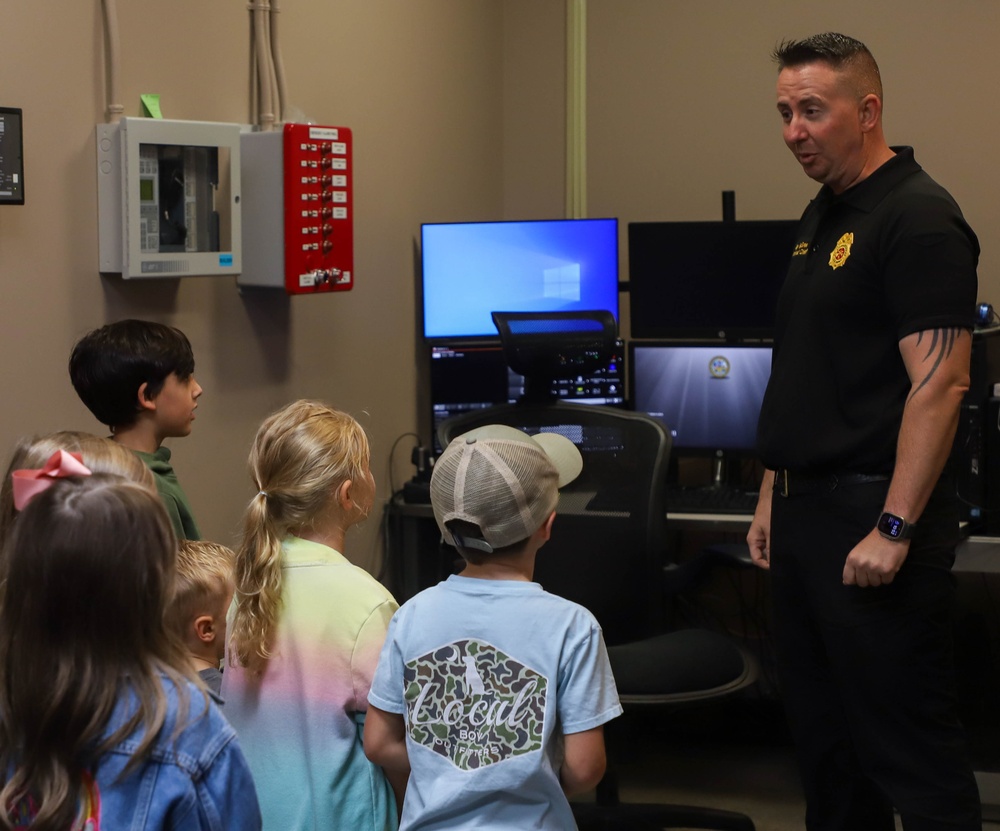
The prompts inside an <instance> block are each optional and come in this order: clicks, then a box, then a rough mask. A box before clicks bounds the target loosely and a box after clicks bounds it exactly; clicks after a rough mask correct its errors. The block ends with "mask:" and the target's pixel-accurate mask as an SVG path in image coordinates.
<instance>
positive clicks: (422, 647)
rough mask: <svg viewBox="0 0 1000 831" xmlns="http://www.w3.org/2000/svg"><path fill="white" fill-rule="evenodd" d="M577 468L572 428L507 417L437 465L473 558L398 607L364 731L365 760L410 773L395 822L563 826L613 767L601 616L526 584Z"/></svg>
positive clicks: (435, 499) (441, 499)
mask: <svg viewBox="0 0 1000 831" xmlns="http://www.w3.org/2000/svg"><path fill="white" fill-rule="evenodd" d="M582 466H583V462H582V459H581V457H580V452H579V450H578V449H577V448H576V446H575V445H574V444H573V443H572V442H571V441H569V440H568V439H567V438H565V437H564V436H559V435H556V434H554V433H541V434H539V435H537V436H534V437H531V436H528V435H527V434H526V433H522V432H521V431H520V430H515V429H514V428H512V427H503V426H499V425H491V426H488V427H483V428H480V429H478V430H473V431H471V432H469V433H466V434H464V435H462V436H459V437H458V438H456V439H455V440H454V441H452V442H451V444H449V445H448V447H447V449H446V450H445V451H444V453H443V454H442V455H441V457H440V459H438V461H437V463H436V464H435V466H434V473H433V475H432V477H431V504H432V506H433V508H434V518H435V519H436V520H437V523H438V526H439V527H440V528H441V532H442V534H443V535H444V537H445V539H446V540H447V541H448V542H449V543H451V544H453V545H455V547H456V548H457V549H458V551H459V553H460V554H461V555H462V557H463V558H464V559H465V561H466V565H465V569H464V570H463V572H462V573H461V575H454V576H452V577H449V578H448V579H447V580H446V581H444V582H442V583H439V584H438V585H437V586H434V587H433V588H430V589H427V590H426V591H423V592H421V593H420V594H418V595H417V596H416V597H414V598H412V599H411V600H410V601H408V602H407V603H405V604H404V605H403V606H402V607H401V608H400V609H399V611H397V612H396V615H395V616H394V617H393V619H392V621H391V623H390V624H389V632H388V634H387V636H386V640H385V645H384V646H383V649H382V655H381V657H380V658H379V665H378V669H377V670H376V673H375V678H374V680H373V681H372V685H371V691H370V693H369V696H368V701H369V703H370V705H371V706H370V707H369V709H368V715H367V718H366V721H365V731H364V738H365V752H366V754H367V755H368V758H369V759H371V760H372V761H373V762H375V763H377V764H380V765H382V766H383V767H384V768H385V769H386V770H387V772H389V774H396V775H400V774H402V775H405V774H406V773H407V772H409V780H408V783H407V798H406V799H405V800H404V803H403V813H402V819H401V822H400V829H401V831H405V829H417V828H432V827H433V828H443V827H448V828H452V829H461V828H472V827H475V828H498V829H499V828H535V829H552V830H553V831H555V829H559V831H565V829H572V828H575V827H576V825H575V823H574V821H573V813H572V810H571V809H570V805H569V801H568V799H567V796H569V795H573V794H575V793H580V792H583V791H586V790H589V789H590V788H592V787H594V786H595V785H596V784H597V782H598V781H599V780H600V779H601V777H602V776H603V775H604V769H605V764H606V761H605V751H604V732H603V729H604V728H603V725H604V724H605V723H606V722H608V721H610V720H611V719H613V718H615V717H616V716H618V715H619V714H620V713H621V711H622V710H621V705H620V704H619V701H618V692H617V690H616V688H615V682H614V678H613V676H612V674H611V667H610V664H609V662H608V656H607V650H606V648H605V645H604V639H603V636H602V634H601V629H600V626H599V625H598V623H597V621H596V620H595V619H594V616H593V615H592V614H591V613H590V612H588V611H587V610H586V609H584V608H583V607H582V606H578V605H577V604H575V603H571V602H570V601H568V600H565V599H563V598H560V597H556V596H555V595H551V594H549V593H548V592H546V591H544V590H543V589H542V587H541V586H540V585H538V584H537V583H534V582H531V580H532V575H533V573H534V565H535V556H536V554H537V552H538V549H539V548H541V546H542V545H543V544H544V543H545V542H546V540H548V539H549V535H550V533H551V530H552V523H553V520H554V519H555V507H556V502H557V501H558V498H559V487H561V486H563V485H566V484H568V483H569V482H571V481H572V480H573V479H575V478H576V477H577V476H578V475H579V473H580V470H581V468H582Z"/></svg>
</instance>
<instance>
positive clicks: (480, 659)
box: [403, 640, 548, 771]
mask: <svg viewBox="0 0 1000 831" xmlns="http://www.w3.org/2000/svg"><path fill="white" fill-rule="evenodd" d="M403 682H404V688H405V694H404V697H405V700H406V707H407V712H408V716H409V717H408V719H407V721H408V730H409V734H410V739H411V740H412V741H414V742H415V743H416V744H418V745H422V746H423V747H426V748H427V749H428V750H432V751H433V752H435V753H437V754H439V755H441V756H443V757H444V758H446V759H448V760H449V761H450V762H451V763H452V764H453V765H454V766H455V767H457V768H459V769H460V770H465V771H470V770H477V769H480V768H485V767H488V766H490V765H493V764H496V763H497V762H502V761H504V760H505V759H510V758H512V757H514V756H520V755H521V754H523V753H531V752H533V751H537V750H541V748H542V738H543V733H544V727H545V700H546V693H547V689H548V681H547V679H546V678H545V677H544V676H543V675H541V674H540V673H538V672H536V671H535V670H533V669H531V668H530V667H527V666H525V665H524V664H522V663H521V662H520V661H518V660H517V659H516V658H512V657H511V656H509V655H505V654H504V653H503V652H501V651H500V650H499V649H497V648H496V647H495V646H492V645H491V644H488V643H483V642H482V641H477V640H463V641H456V642H455V643H450V644H447V645H445V646H441V647H439V648H437V649H435V650H432V651H431V652H428V653H427V654H426V655H421V656H420V657H419V658H415V659H414V660H412V661H410V662H408V663H407V664H406V666H405V667H404V668H403Z"/></svg>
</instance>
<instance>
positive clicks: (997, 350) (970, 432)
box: [951, 327, 1000, 535]
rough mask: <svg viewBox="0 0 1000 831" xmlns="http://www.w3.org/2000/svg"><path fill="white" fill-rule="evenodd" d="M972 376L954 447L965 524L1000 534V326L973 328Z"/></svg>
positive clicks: (979, 531)
mask: <svg viewBox="0 0 1000 831" xmlns="http://www.w3.org/2000/svg"><path fill="white" fill-rule="evenodd" d="M969 381H970V383H969V391H968V392H967V393H966V394H965V398H964V400H963V401H962V408H961V411H960V414H959V422H958V430H957V432H956V435H955V443H954V446H953V448H952V457H951V458H952V469H953V471H954V473H955V489H956V492H957V493H958V497H959V502H960V505H961V511H962V520H963V521H964V522H966V523H967V526H966V527H967V530H968V531H969V532H970V533H974V534H988V535H1000V422H998V418H1000V397H996V396H994V395H993V387H994V384H997V383H1000V327H991V328H989V329H981V330H977V331H975V332H974V333H973V336H972V362H971V366H970V371H969Z"/></svg>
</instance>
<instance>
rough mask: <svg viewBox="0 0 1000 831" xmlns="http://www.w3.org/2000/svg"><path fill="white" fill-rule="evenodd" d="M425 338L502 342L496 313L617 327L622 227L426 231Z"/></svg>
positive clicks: (437, 227)
mask: <svg viewBox="0 0 1000 831" xmlns="http://www.w3.org/2000/svg"><path fill="white" fill-rule="evenodd" d="M421 255H422V256H421V259H422V275H423V277H422V279H423V285H422V292H421V296H422V300H423V335H424V337H425V338H426V339H428V340H431V341H435V340H436V341H439V342H440V341H456V340H464V339H484V338H490V339H497V338H498V333H497V329H496V326H494V324H493V319H492V317H491V314H492V312H495V311H503V312H551V311H567V312H569V311H591V310H607V311H610V312H611V313H612V314H613V315H614V316H615V319H616V320H617V319H618V220H617V219H554V220H529V221H523V222H457V223H428V224H425V225H423V226H422V229H421Z"/></svg>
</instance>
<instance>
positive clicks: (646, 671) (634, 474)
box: [438, 400, 756, 831]
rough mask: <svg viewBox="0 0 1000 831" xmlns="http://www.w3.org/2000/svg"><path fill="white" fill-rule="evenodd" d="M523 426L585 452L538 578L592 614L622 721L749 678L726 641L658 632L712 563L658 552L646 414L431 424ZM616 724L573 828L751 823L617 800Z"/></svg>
mask: <svg viewBox="0 0 1000 831" xmlns="http://www.w3.org/2000/svg"><path fill="white" fill-rule="evenodd" d="M496 423H500V424H507V425H510V426H513V427H517V428H520V429H523V430H525V431H526V432H528V433H535V432H541V431H548V432H559V433H562V434H563V435H566V436H567V437H569V438H570V439H572V440H573V441H574V442H575V443H576V444H577V445H578V446H579V447H580V450H581V453H582V454H583V457H584V463H583V473H582V474H581V475H580V477H579V478H578V479H577V480H576V481H575V482H573V483H571V484H570V485H569V486H567V488H565V489H564V490H563V492H562V493H561V495H560V500H559V507H558V508H557V516H556V523H555V528H554V531H553V535H552V538H551V539H550V540H549V542H548V543H546V545H545V547H544V548H543V549H542V550H541V551H540V552H539V556H538V559H537V562H536V570H535V579H536V580H537V581H538V582H539V583H541V584H542V586H543V587H545V588H546V589H547V590H549V591H551V592H553V593H554V594H558V595H561V596H563V597H566V598H569V599H570V600H574V601H576V602H577V603H580V604H582V605H583V606H586V607H587V608H588V609H590V610H591V612H593V614H594V615H595V617H596V618H597V619H598V621H599V622H600V623H601V626H602V629H603V630H604V635H605V640H606V641H607V643H608V646H609V653H610V658H611V664H612V668H613V670H614V674H615V680H616V683H617V685H618V690H619V695H620V697H621V700H622V704H623V705H624V707H625V710H626V717H627V716H628V714H629V713H631V712H632V711H633V710H635V709H638V708H640V707H657V708H663V707H676V706H678V705H681V704H684V705H690V704H692V703H695V702H702V701H707V700H710V699H718V698H721V697H723V696H727V695H730V694H732V693H734V692H736V691H737V690H740V689H743V688H745V687H747V686H749V685H750V684H752V683H753V681H754V680H755V677H756V669H755V667H756V665H755V663H754V661H753V660H752V659H751V657H750V656H749V654H748V653H746V652H745V651H744V650H743V649H742V648H741V647H739V646H738V645H737V644H736V643H735V642H734V641H732V640H731V639H729V638H727V637H725V636H723V635H721V634H718V633H715V632H711V631H707V630H698V629H690V630H680V631H672V632H665V631H664V619H665V617H666V615H665V603H666V600H667V598H668V596H669V594H671V593H675V592H680V591H683V590H684V589H686V588H688V587H689V586H691V585H692V584H693V583H694V582H695V581H696V580H697V579H698V577H700V576H701V575H703V574H704V573H705V571H706V570H707V569H708V568H709V567H710V566H711V565H712V563H713V560H712V559H711V557H710V556H709V555H706V556H704V557H703V556H698V557H695V558H693V559H692V560H690V561H687V562H685V563H684V564H683V565H680V566H678V565H676V564H673V563H670V562H668V561H667V560H666V557H665V551H666V497H665V486H666V466H667V462H668V459H669V453H670V436H669V434H668V433H667V432H666V430H665V429H664V428H663V426H662V425H661V424H660V423H659V422H658V421H656V420H655V419H652V418H649V417H647V416H645V415H643V414H639V413H633V412H627V411H624V410H617V409H613V408H610V407H600V406H590V405H581V404H568V403H561V402H550V401H545V400H539V401H537V402H527V401H525V402H521V403H518V404H508V405H500V406H497V407H491V408H489V409H485V410H478V411H474V412H471V413H465V414H462V415H460V416H456V417H454V418H451V419H449V420H447V421H445V422H444V423H442V424H441V425H440V428H439V430H438V436H439V439H440V441H441V444H442V446H445V445H447V444H448V442H449V441H450V440H451V439H453V438H454V437H456V436H458V435H461V434H462V433H464V432H466V431H468V430H471V429H473V428H475V427H478V426H482V425H484V424H496ZM614 727H615V725H614V722H612V724H611V725H609V730H608V734H609V735H608V751H609V772H608V774H607V775H606V776H605V778H604V780H603V781H602V782H601V784H600V785H599V786H598V789H597V802H596V804H590V803H574V806H573V807H574V813H575V814H576V817H577V822H578V823H579V825H580V828H581V831H590V829H628V831H642V829H662V828H704V829H719V831H754V824H753V822H752V821H751V820H750V818H749V817H747V816H745V815H743V814H737V813H733V812H731V811H723V810H716V809H710V808H699V807H691V806H681V805H651V804H634V803H633V804H626V803H621V802H620V800H619V798H618V786H617V781H616V778H615V767H616V766H615V757H616V755H617V754H616V746H615V743H614V735H613V734H614V732H615V731H614Z"/></svg>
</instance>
